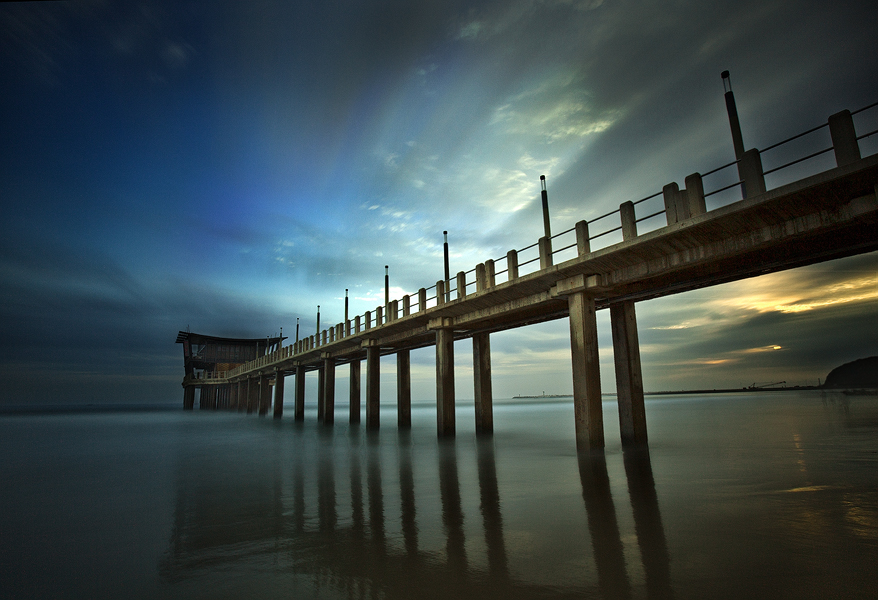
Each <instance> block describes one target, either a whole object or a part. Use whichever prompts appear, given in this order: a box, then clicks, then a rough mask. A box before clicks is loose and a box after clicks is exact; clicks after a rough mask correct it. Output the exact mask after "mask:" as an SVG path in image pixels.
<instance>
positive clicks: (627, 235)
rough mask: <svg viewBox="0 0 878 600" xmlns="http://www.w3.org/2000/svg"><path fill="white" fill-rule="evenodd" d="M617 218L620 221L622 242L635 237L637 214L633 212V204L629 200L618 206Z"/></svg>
mask: <svg viewBox="0 0 878 600" xmlns="http://www.w3.org/2000/svg"><path fill="white" fill-rule="evenodd" d="M619 217H620V218H621V220H622V240H623V241H624V240H631V239H634V238H636V237H637V214H636V213H635V212H634V203H633V202H631V201H630V200H629V201H628V202H623V203H622V204H620V205H619Z"/></svg>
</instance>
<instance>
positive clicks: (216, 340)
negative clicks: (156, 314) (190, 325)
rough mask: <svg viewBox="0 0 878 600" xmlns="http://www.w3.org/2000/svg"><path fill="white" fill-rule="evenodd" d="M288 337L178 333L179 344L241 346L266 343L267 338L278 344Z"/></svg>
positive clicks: (271, 342)
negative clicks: (232, 336) (229, 336)
mask: <svg viewBox="0 0 878 600" xmlns="http://www.w3.org/2000/svg"><path fill="white" fill-rule="evenodd" d="M285 339H287V337H286V336H274V337H263V338H226V337H216V336H213V335H203V334H200V333H191V332H189V331H180V332H179V333H177V341H176V343H177V344H182V343H183V342H185V341H187V340H188V341H189V342H192V343H193V344H227V345H232V344H237V345H241V346H248V345H256V344H257V343H258V344H264V343H265V341H266V340H268V342H269V343H270V344H276V343H278V342H282V341H283V340H285Z"/></svg>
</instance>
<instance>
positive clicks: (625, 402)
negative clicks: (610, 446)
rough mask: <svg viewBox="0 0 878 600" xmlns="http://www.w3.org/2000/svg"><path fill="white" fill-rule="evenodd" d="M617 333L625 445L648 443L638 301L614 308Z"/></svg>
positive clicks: (618, 384) (615, 348) (613, 325)
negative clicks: (635, 306) (641, 368)
mask: <svg viewBox="0 0 878 600" xmlns="http://www.w3.org/2000/svg"><path fill="white" fill-rule="evenodd" d="M610 324H611V328H612V330H613V358H614V362H615V366H616V396H617V398H618V402H619V428H620V431H621V433H622V445H623V446H636V445H643V444H646V443H647V435H646V408H645V406H644V403H643V376H642V374H641V371H640V342H639V340H638V337H637V318H636V316H635V312H634V302H632V301H630V300H629V301H627V302H619V303H616V304H611V305H610Z"/></svg>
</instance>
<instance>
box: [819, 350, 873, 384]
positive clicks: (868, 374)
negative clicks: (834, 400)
mask: <svg viewBox="0 0 878 600" xmlns="http://www.w3.org/2000/svg"><path fill="white" fill-rule="evenodd" d="M822 387H823V389H832V390H838V389H878V356H870V357H868V358H861V359H859V360H855V361H852V362H849V363H845V364H843V365H841V366H840V367H836V368H834V369H833V370H832V371H830V372H829V375H827V376H826V381H824V382H823V386H822Z"/></svg>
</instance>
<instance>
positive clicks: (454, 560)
mask: <svg viewBox="0 0 878 600" xmlns="http://www.w3.org/2000/svg"><path fill="white" fill-rule="evenodd" d="M338 411H339V412H338V414H339V415H340V416H339V418H338V419H337V422H336V425H335V426H334V427H331V428H329V427H324V426H321V425H319V424H317V423H316V422H315V421H316V415H315V410H314V407H309V411H308V414H307V419H306V422H305V423H295V422H294V421H293V420H292V418H291V415H288V416H285V417H284V418H283V419H282V420H280V421H275V420H273V419H271V418H267V419H266V418H258V417H255V416H252V415H243V414H238V413H214V412H202V411H194V412H184V411H182V410H166V411H149V412H131V411H112V412H100V411H95V412H89V413H65V414H53V413H46V414H39V415H27V414H25V415H13V416H10V415H6V416H2V417H0V450H2V453H3V454H2V455H3V457H4V459H3V461H2V467H0V474H2V482H3V490H2V493H0V527H2V536H0V552H2V554H0V559H2V562H0V565H2V566H0V575H2V578H0V581H2V584H0V587H2V593H0V596H2V597H4V598H7V597H8V598H31V597H42V598H110V597H114V598H115V597H133V598H240V597H253V598H281V597H283V598H291V597H293V598H562V597H577V598H671V597H674V598H703V597H711V598H742V597H763V598H826V597H839V598H860V597H861V598H867V597H868V598H871V597H874V582H875V581H878V577H876V576H878V569H876V564H878V561H876V559H878V398H876V397H845V396H841V395H837V396H833V397H825V396H822V395H821V394H820V393H819V392H801V393H795V392H784V393H781V392H775V393H748V394H740V395H733V394H716V395H706V396H676V397H660V398H656V399H650V400H647V418H648V427H649V436H650V445H649V451H647V452H643V451H641V452H625V453H623V452H622V450H621V446H620V442H619V439H618V424H617V415H616V412H615V409H614V403H613V402H605V403H604V421H605V428H606V432H607V449H606V452H605V453H603V454H599V455H593V456H578V455H577V453H576V451H575V444H574V436H573V424H572V416H573V412H572V411H573V409H572V405H571V404H570V402H569V401H563V402H551V403H522V402H517V403H511V402H510V403H506V404H501V403H498V404H497V405H495V413H494V421H495V432H496V433H495V434H494V436H493V437H490V438H487V439H478V440H477V439H476V438H475V435H474V433H473V424H472V407H471V406H469V407H468V406H466V405H464V404H461V405H459V406H458V414H457V424H458V435H457V438H456V439H455V440H453V441H450V442H440V441H439V440H437V438H436V435H435V419H436V412H435V408H432V407H430V406H429V405H421V406H415V407H414V408H413V411H412V419H413V427H412V430H411V432H406V433H400V432H398V431H397V430H396V425H395V422H396V418H395V412H394V409H393V407H386V408H385V409H383V410H382V415H381V419H382V429H381V430H380V432H379V433H377V435H372V434H368V435H367V434H366V433H365V432H364V431H362V430H361V427H356V428H353V429H351V428H350V427H349V426H348V425H347V424H345V423H344V422H340V421H341V419H342V418H343V417H341V415H344V414H346V407H342V406H339V407H338Z"/></svg>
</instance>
